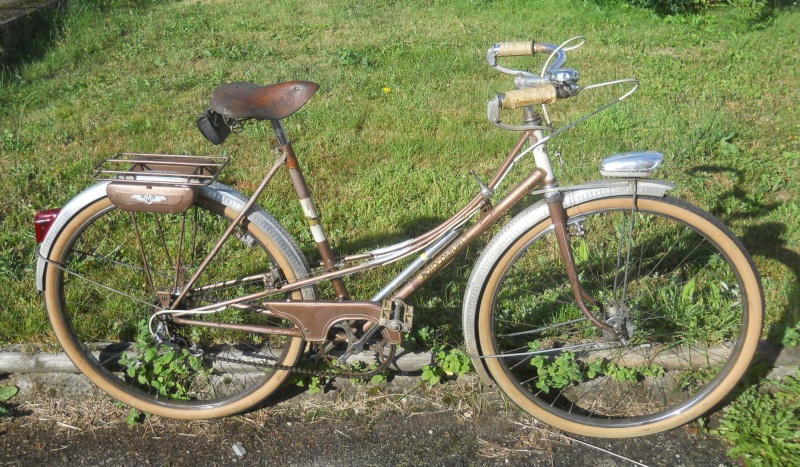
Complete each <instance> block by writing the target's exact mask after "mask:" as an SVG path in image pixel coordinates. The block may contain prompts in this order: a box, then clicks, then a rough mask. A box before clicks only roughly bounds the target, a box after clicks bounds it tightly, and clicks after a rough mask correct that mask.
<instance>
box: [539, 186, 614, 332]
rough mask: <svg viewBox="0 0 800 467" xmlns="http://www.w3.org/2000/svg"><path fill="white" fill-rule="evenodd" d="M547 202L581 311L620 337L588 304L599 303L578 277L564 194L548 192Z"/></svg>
mask: <svg viewBox="0 0 800 467" xmlns="http://www.w3.org/2000/svg"><path fill="white" fill-rule="evenodd" d="M544 200H545V202H546V203H547V208H548V209H549V210H550V218H551V219H552V220H553V228H554V229H555V234H556V239H557V240H558V249H559V251H560V252H561V258H562V260H563V261H564V267H565V268H566V270H567V277H569V283H570V286H571V287H572V294H573V296H574V298H575V303H576V304H577V305H578V308H580V310H581V312H582V313H583V314H584V315H585V316H586V318H587V319H588V320H589V321H591V322H592V323H593V324H594V325H595V326H597V327H598V328H600V329H602V330H603V331H605V332H607V333H610V335H612V336H616V337H619V334H618V333H617V332H616V331H615V330H614V328H612V327H611V326H609V325H608V324H606V323H604V322H602V321H600V320H598V319H597V318H596V317H595V316H594V315H593V314H592V312H591V311H589V308H588V307H587V306H586V302H587V301H588V302H589V303H591V304H592V305H596V306H597V305H598V303H597V301H596V300H595V299H594V298H592V297H591V296H589V294H588V293H586V291H585V290H584V289H583V287H582V286H581V282H580V278H579V277H578V268H577V266H576V265H575V257H574V256H573V254H572V246H571V245H570V242H569V239H570V234H569V227H568V226H567V214H566V212H565V211H564V203H563V200H564V196H563V195H562V194H561V192H560V191H557V192H553V193H548V194H546V195H545V197H544Z"/></svg>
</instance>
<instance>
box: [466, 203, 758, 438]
mask: <svg viewBox="0 0 800 467" xmlns="http://www.w3.org/2000/svg"><path fill="white" fill-rule="evenodd" d="M567 215H568V219H569V225H570V231H571V233H572V240H571V243H572V248H573V252H574V255H575V261H576V264H577V268H578V273H579V275H580V281H581V284H582V286H583V288H584V289H585V291H586V292H587V294H588V296H590V297H592V299H593V301H594V303H589V304H588V305H589V307H590V309H592V311H593V313H594V314H595V316H596V317H598V318H599V319H600V320H602V321H604V322H606V323H607V324H609V325H610V326H612V327H614V328H615V329H617V330H618V334H620V335H622V336H623V338H624V339H623V340H620V339H617V338H616V337H615V336H611V335H609V334H610V333H607V332H604V331H603V330H601V329H599V328H598V327H597V326H595V325H593V324H592V323H591V322H590V321H589V320H588V319H586V317H585V316H584V315H583V314H582V313H581V311H580V310H579V309H578V307H577V306H576V305H575V301H574V299H573V297H572V289H571V287H570V285H569V280H568V278H567V276H566V273H565V269H564V265H563V261H562V260H561V258H560V253H559V250H558V246H557V241H556V239H555V233H554V231H553V228H552V222H551V221H550V219H545V220H543V221H540V222H538V223H537V224H536V225H533V226H531V227H530V228H529V229H527V230H525V231H524V232H523V233H521V234H519V235H518V236H516V237H515V238H513V239H510V240H509V241H506V242H499V243H498V244H502V245H506V246H503V247H492V246H491V245H490V246H489V247H488V248H487V250H493V251H489V252H488V255H487V257H486V258H485V260H486V261H491V264H492V266H491V268H489V269H488V271H489V272H488V273H487V274H486V277H485V281H484V282H483V290H482V292H481V294H480V298H479V299H478V309H477V316H476V319H475V320H474V323H475V325H476V329H475V331H476V332H477V336H478V341H479V343H478V345H479V349H480V354H481V355H482V356H483V357H484V359H483V363H484V364H485V367H486V369H487V370H488V372H489V374H490V375H491V377H492V379H493V380H494V381H495V382H496V383H497V384H498V386H499V387H500V388H501V389H502V390H503V391H504V392H505V393H506V394H508V395H509V396H510V397H511V399H512V400H514V402H516V403H517V404H518V405H519V406H520V407H522V408H523V409H524V410H525V411H527V412H528V413H530V414H531V415H533V416H534V417H536V418H538V419H540V420H542V421H544V422H546V423H548V424H550V425H553V426H555V427H558V428H561V429H564V430H567V431H571V432H574V433H579V434H583V435H588V436H595V437H631V436H641V435H645V434H650V433H656V432H659V431H663V430H667V429H670V428H674V427H676V426H679V425H681V424H684V423H686V422H689V421H691V420H693V419H694V418H697V417H699V416H700V415H702V414H703V413H705V412H706V411H708V410H709V409H710V408H712V407H713V406H714V405H715V404H717V403H719V402H720V401H721V400H722V399H723V398H724V397H725V395H726V394H727V393H728V392H729V391H730V390H731V389H732V388H733V386H734V385H735V384H736V382H737V381H739V379H740V378H741V376H742V375H743V374H744V372H745V371H746V369H747V367H748V365H749V363H750V361H751V359H752V357H753V355H754V353H755V350H756V345H757V343H758V341H759V338H760V335H761V326H762V319H763V294H762V291H761V285H760V279H759V277H758V273H757V271H756V269H755V267H754V265H753V262H752V260H751V258H750V257H749V255H748V254H747V252H746V251H745V250H744V248H743V246H742V245H741V243H740V242H739V241H738V239H736V238H735V237H734V236H733V234H732V233H731V232H730V231H729V230H728V229H727V228H726V227H725V226H724V225H722V224H721V223H720V222H719V221H718V220H717V219H715V218H713V217H712V216H711V215H709V214H708V213H706V212H704V211H702V210H700V209H699V208H697V207H695V206H693V205H691V204H689V203H686V202H684V201H680V200H677V199H674V198H670V197H666V198H651V197H644V196H642V197H639V198H638V199H637V201H636V207H635V209H634V203H633V199H632V198H631V197H617V198H606V199H599V200H594V201H588V202H584V203H582V204H579V205H577V206H574V207H572V208H570V209H568V212H567ZM515 235H516V234H515Z"/></svg>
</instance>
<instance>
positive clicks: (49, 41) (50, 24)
mask: <svg viewBox="0 0 800 467" xmlns="http://www.w3.org/2000/svg"><path fill="white" fill-rule="evenodd" d="M38 3H46V2H44V1H42V2H38ZM65 11H66V7H65V2H64V1H62V0H59V1H55V2H53V3H51V4H50V5H47V6H43V7H42V8H39V9H37V10H36V11H33V12H31V13H29V14H26V15H22V16H19V17H17V18H16V19H14V20H13V21H10V22H8V23H6V24H4V25H2V26H0V38H2V42H0V46H2V47H0V59H1V60H0V62H1V63H2V64H0V75H7V76H11V75H14V74H15V72H16V71H17V70H18V69H19V68H20V67H21V66H23V65H25V64H27V63H32V62H36V61H38V60H41V58H42V57H44V56H45V54H46V53H47V51H48V50H49V49H50V48H51V47H52V46H53V44H54V43H55V42H56V41H57V40H58V38H59V37H60V36H61V34H62V32H63V29H64V13H65Z"/></svg>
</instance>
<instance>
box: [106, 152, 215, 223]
mask: <svg viewBox="0 0 800 467" xmlns="http://www.w3.org/2000/svg"><path fill="white" fill-rule="evenodd" d="M227 163H228V158H227V157H202V156H182V155H160V154H135V153H121V154H117V156H116V157H114V158H111V159H106V160H105V161H103V162H101V163H100V164H98V165H97V166H96V167H95V170H94V176H95V179H97V180H100V181H105V180H109V181H110V183H109V184H108V185H107V186H106V193H107V194H108V198H109V200H111V203H112V204H114V206H116V207H117V208H119V209H122V210H123V211H134V212H156V213H168V214H179V213H182V212H184V211H186V210H187V209H189V207H190V206H191V205H192V203H194V200H195V197H196V196H197V192H198V190H200V189H201V188H202V187H204V186H207V185H210V184H211V183H213V182H214V181H215V180H216V179H217V176H218V175H219V173H220V172H221V171H222V169H223V168H224V167H225V165H226V164H227Z"/></svg>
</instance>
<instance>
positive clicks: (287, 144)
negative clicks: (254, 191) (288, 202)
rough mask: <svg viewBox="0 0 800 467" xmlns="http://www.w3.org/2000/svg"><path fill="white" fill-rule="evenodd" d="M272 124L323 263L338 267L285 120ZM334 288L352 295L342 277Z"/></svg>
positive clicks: (334, 281) (340, 294) (343, 294)
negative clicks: (290, 139)
mask: <svg viewBox="0 0 800 467" xmlns="http://www.w3.org/2000/svg"><path fill="white" fill-rule="evenodd" d="M272 126H273V128H274V129H275V133H276V135H277V136H278V143H279V144H280V149H281V151H282V152H283V154H284V155H286V168H288V169H289V175H290V176H291V178H292V185H294V189H295V191H296V192H297V197H298V198H299V199H300V205H301V206H302V207H303V213H304V214H305V216H306V220H307V221H308V227H309V229H310V230H311V235H312V236H313V237H314V241H315V242H316V243H317V249H318V250H319V254H320V257H321V258H322V263H323V264H324V265H325V268H326V270H327V271H333V270H335V269H336V257H335V256H334V254H333V249H332V248H331V244H330V242H329V241H328V237H327V235H325V229H323V228H322V224H321V223H320V221H319V215H318V214H317V208H316V206H315V205H314V199H313V198H312V197H311V191H310V190H309V189H308V185H307V184H306V179H305V177H304V176H303V171H302V170H301V169H300V164H298V163H297V156H295V153H294V149H293V148H292V143H291V141H289V138H288V136H287V135H286V131H285V130H284V128H283V122H281V121H280V120H273V121H272ZM331 283H332V284H333V289H334V290H335V291H336V295H337V296H338V297H339V299H340V300H347V299H349V298H350V295H349V294H348V293H347V288H346V287H345V285H344V281H343V280H342V279H332V280H331Z"/></svg>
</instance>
